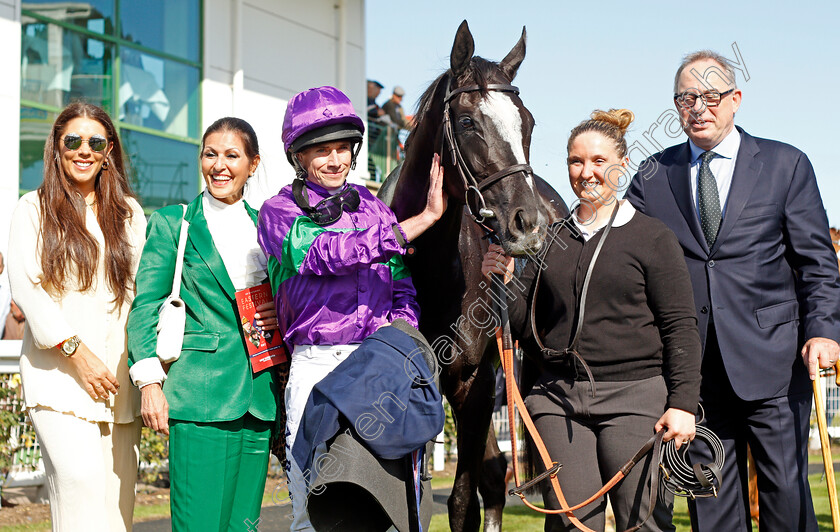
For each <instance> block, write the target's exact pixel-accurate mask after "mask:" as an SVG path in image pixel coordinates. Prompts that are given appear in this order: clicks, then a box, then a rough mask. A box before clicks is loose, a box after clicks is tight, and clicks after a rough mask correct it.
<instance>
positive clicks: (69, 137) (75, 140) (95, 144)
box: [64, 133, 108, 153]
mask: <svg viewBox="0 0 840 532" xmlns="http://www.w3.org/2000/svg"><path fill="white" fill-rule="evenodd" d="M83 142H87V145H88V146H89V147H90V149H91V150H93V151H95V152H97V153H98V152H101V151H104V150H105V148H107V147H108V139H106V138H105V137H103V136H102V135H93V136H91V137H90V138H89V139H87V140H85V139H83V138H82V136H81V135H79V134H78V133H68V134H66V135H64V147H65V148H67V149H68V150H78V149H79V148H81V147H82V143H83Z"/></svg>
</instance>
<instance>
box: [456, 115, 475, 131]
mask: <svg viewBox="0 0 840 532" xmlns="http://www.w3.org/2000/svg"><path fill="white" fill-rule="evenodd" d="M458 121H459V122H460V123H461V127H462V128H464V129H470V128H471V127H473V121H472V118H470V117H468V116H462V117H461V118H459V119H458Z"/></svg>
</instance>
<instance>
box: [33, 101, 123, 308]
mask: <svg viewBox="0 0 840 532" xmlns="http://www.w3.org/2000/svg"><path fill="white" fill-rule="evenodd" d="M79 117H82V118H89V119H91V120H95V121H97V122H99V123H100V124H101V125H102V127H104V128H105V131H106V138H107V139H108V142H109V143H110V145H111V146H112V149H111V150H110V152H108V153H107V154H106V156H105V164H103V168H102V169H101V170H100V172H99V174H98V175H97V176H96V182H95V184H94V187H95V192H96V204H97V215H96V219H97V222H98V223H99V227H100V229H102V234H103V235H104V237H105V276H106V280H107V282H108V286H109V287H110V288H111V291H112V292H113V293H114V296H115V297H114V304H115V306H116V308H117V309H119V308H120V307H121V306H122V304H123V303H124V302H125V301H126V300H127V299H128V297H129V293H130V292H132V291H133V290H134V276H133V275H132V256H131V254H132V247H131V245H130V243H129V238H128V234H127V233H128V231H127V226H126V224H127V222H128V221H129V219H130V218H131V216H132V214H133V213H132V209H131V206H130V205H129V203H128V199H129V198H133V197H134V194H133V192H132V191H131V187H130V186H129V184H128V179H127V178H126V165H125V161H124V158H123V149H122V145H121V144H120V139H119V137H118V136H117V130H116V128H114V124H113V122H111V118H110V117H109V116H108V113H106V112H105V111H104V110H103V109H101V108H100V107H97V106H95V105H92V104H89V103H85V102H75V103H71V104H70V105H68V106H67V107H66V108H65V109H64V110H63V111H62V112H61V114H60V115H58V118H56V120H55V123H54V124H53V127H52V131H50V136H49V138H47V143H46V145H45V146H44V181H43V183H41V186H40V187H38V199H39V201H40V204H41V268H42V269H43V272H44V284H45V286H47V287H51V288H52V289H53V290H55V291H56V292H58V293H63V292H64V291H65V289H66V286H67V281H68V279H71V278H75V279H76V280H77V282H78V285H79V290H80V291H82V292H85V291H87V290H89V289H90V288H91V286H92V285H93V282H94V280H95V278H96V268H97V264H98V262H99V252H100V250H99V244H98V243H97V241H96V238H94V236H93V235H91V234H90V232H89V231H88V230H87V227H86V226H85V217H86V208H87V207H86V205H85V201H84V198H82V196H81V194H80V193H79V192H78V191H77V190H76V187H75V185H74V184H73V183H72V182H70V181H69V179H68V177H67V176H66V175H65V174H64V169H63V168H62V166H61V153H60V149H59V139H60V138H61V135H62V134H64V133H65V131H64V129H65V127H66V126H67V123H68V122H70V121H71V120H73V119H74V118H79ZM106 167H107V168H106Z"/></svg>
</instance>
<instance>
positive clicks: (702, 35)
mask: <svg viewBox="0 0 840 532" xmlns="http://www.w3.org/2000/svg"><path fill="white" fill-rule="evenodd" d="M757 6H760V7H757ZM464 19H467V21H468V22H469V25H470V30H471V31H472V34H473V37H474V39H475V46H476V54H477V55H480V56H482V57H485V58H487V59H491V60H494V61H499V60H501V59H502V58H503V57H504V56H505V55H506V54H507V53H508V51H509V50H510V48H511V47H512V46H513V45H514V44H515V43H516V40H517V39H518V38H519V35H520V32H521V31H522V26H526V27H527V30H528V48H527V55H526V58H525V61H524V62H523V63H522V66H521V67H520V69H519V75H518V76H517V78H516V80H515V82H514V84H515V85H517V86H519V88H520V90H521V97H522V100H523V101H524V102H525V105H527V106H528V108H529V109H530V110H531V113H533V115H534V118H535V120H536V127H535V129H534V135H533V138H532V143H531V165H532V167H533V168H534V170H535V171H536V172H537V173H538V174H540V175H541V176H542V177H544V178H545V179H547V180H548V181H549V182H550V183H551V184H552V185H553V186H554V187H555V188H556V189H557V190H558V192H560V194H561V195H562V196H563V197H564V198H565V199H566V200H567V202H570V201H571V199H572V198H574V196H573V195H572V192H571V189H570V187H569V185H568V174H567V172H566V165H565V158H566V141H567V140H568V133H569V130H570V129H571V128H572V127H573V126H574V125H576V124H577V123H578V122H580V121H581V120H583V119H584V118H586V117H587V116H588V115H589V113H590V112H591V111H592V110H593V109H596V108H602V109H607V108H610V107H626V108H629V109H631V110H632V111H633V112H634V113H635V114H636V122H635V123H634V124H633V125H632V126H631V128H630V130H629V132H628V137H627V139H628V144H631V145H632V144H633V143H634V142H636V141H638V144H637V146H641V147H644V149H646V150H649V151H652V152H655V151H658V149H656V148H655V147H654V146H653V145H652V143H651V142H650V141H649V140H647V139H646V138H644V137H643V136H642V133H644V132H645V131H647V130H648V129H649V128H650V127H651V125H653V124H655V123H656V121H657V118H659V117H660V115H662V113H663V112H665V111H668V110H670V109H673V103H672V102H673V100H672V95H673V79H674V72H675V70H676V68H677V66H678V65H679V62H680V60H681V58H682V56H683V55H684V54H685V53H687V52H690V51H694V50H698V49H703V48H711V49H713V50H716V51H718V52H720V53H721V54H723V55H724V56H725V57H727V58H729V59H733V60H734V59H736V55H735V52H734V51H733V48H732V43H733V42H734V43H737V47H738V49H739V50H740V54H741V58H742V60H743V61H742V62H743V64H744V65H745V66H746V70H747V71H748V74H749V79H746V77H745V76H744V72H743V71H736V76H737V78H738V85H739V87H740V88H741V89H742V91H743V101H742V104H741V110H740V111H739V112H738V114H737V116H736V117H735V123H736V124H738V125H740V126H741V127H743V128H744V129H745V130H746V131H747V132H749V133H750V134H752V135H755V136H759V137H766V138H771V139H775V140H780V141H783V142H787V143H789V144H792V145H794V146H796V147H797V148H799V149H801V150H803V151H804V152H805V153H806V154H808V156H809V158H810V159H811V162H812V163H813V165H814V168H815V170H816V173H817V180H818V182H819V186H820V190H821V192H822V197H823V202H824V203H825V207H826V209H827V211H828V218H829V222H830V223H831V224H832V225H833V226H835V227H838V226H840V170H838V164H837V160H838V155H840V150H838V140H837V134H838V127H840V60H839V59H838V58H839V57H840V2H837V1H836V0H834V1H820V2H810V1H799V2H790V1H779V0H770V1H764V2H747V1H743V0H735V1H720V2H711V3H709V2H673V1H669V2H665V1H656V2H642V1H638V2H619V1H614V2H598V1H592V2H583V1H577V2H561V1H559V0H558V1H548V0H542V1H528V0H524V1H515V0H514V1H500V0H481V1H460V0H455V1H453V0H449V1H442V0H425V1H423V2H418V1H411V2H409V1H397V0H391V1H384V0H366V31H367V75H368V77H370V78H373V79H377V80H379V81H380V82H381V83H382V84H383V85H385V87H386V88H385V90H383V91H382V95H380V98H379V102H380V103H382V102H384V101H385V99H386V98H387V97H388V96H390V92H391V89H392V87H393V86H394V85H402V86H403V87H404V88H405V90H406V93H407V94H406V99H405V102H404V106H405V107H406V108H407V110H409V111H410V112H413V110H414V107H415V105H416V101H417V98H418V97H419V96H420V94H421V93H422V92H423V90H424V89H425V88H426V87H427V86H428V85H429V83H430V82H431V81H432V80H434V79H435V77H437V75H439V74H440V73H441V72H443V71H444V70H445V69H446V68H448V65H449V52H450V50H451V48H452V41H453V39H454V37H455V31H456V30H457V28H458V25H459V24H460V23H461V21H462V20H464ZM651 136H652V138H653V139H654V140H656V141H657V142H659V143H660V144H662V145H664V146H669V145H672V144H676V143H678V142H683V141H685V135H684V134H680V135H679V137H677V138H676V139H670V138H668V137H667V136H666V135H665V133H664V132H663V131H662V128H661V127H660V128H659V129H657V130H654V131H653V133H652V135H651ZM641 156H642V152H641V151H638V150H637V151H635V152H634V153H633V154H631V160H632V161H634V162H635V163H638V162H639V160H640V158H641Z"/></svg>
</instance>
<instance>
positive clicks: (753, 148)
mask: <svg viewBox="0 0 840 532" xmlns="http://www.w3.org/2000/svg"><path fill="white" fill-rule="evenodd" d="M738 132H740V133H741V147H740V148H738V159H737V160H736V161H735V171H734V172H733V173H732V184H731V185H729V196H728V197H727V198H726V210H725V211H724V213H723V221H722V222H721V224H720V231H718V236H717V239H716V240H715V245H714V246H712V250H711V253H710V254H714V252H715V251H716V250H717V249H718V248H719V247H720V243H721V241H723V240H725V239H726V236H727V235H728V234H729V233H730V232H732V228H733V227H735V222H737V221H738V217H739V216H741V211H743V210H744V205H746V204H747V200H748V199H750V195H751V194H752V191H753V189H754V188H755V185H756V183H757V182H758V176H759V175H760V174H761V169H762V167H763V166H764V163H762V162H761V161H759V160H757V159H756V155H758V152H759V149H758V144H757V143H756V142H755V139H753V138H752V137H751V136H749V135H748V134H747V133H745V132H744V130H743V129H741V128H738Z"/></svg>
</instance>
